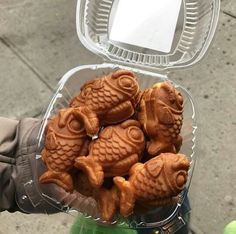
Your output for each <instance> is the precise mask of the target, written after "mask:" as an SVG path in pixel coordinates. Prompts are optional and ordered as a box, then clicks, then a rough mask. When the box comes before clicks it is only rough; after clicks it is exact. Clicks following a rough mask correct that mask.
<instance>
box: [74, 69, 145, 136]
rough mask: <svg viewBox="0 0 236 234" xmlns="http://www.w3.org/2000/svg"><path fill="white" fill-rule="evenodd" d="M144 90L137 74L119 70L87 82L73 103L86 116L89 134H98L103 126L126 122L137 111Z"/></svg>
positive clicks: (79, 115) (79, 116)
mask: <svg viewBox="0 0 236 234" xmlns="http://www.w3.org/2000/svg"><path fill="white" fill-rule="evenodd" d="M140 97H141V91H140V89H139V85H138V82H137V78H136V76H135V74H134V73H133V72H131V71H126V70H118V71H115V72H113V73H110V74H108V75H105V76H103V77H101V78H98V79H95V80H91V81H88V82H87V83H85V84H84V85H83V86H82V88H81V92H80V94H79V95H78V96H76V97H75V98H74V99H73V100H72V101H71V103H70V106H71V107H75V113H76V115H77V117H78V118H80V119H82V120H83V122H84V124H85V128H86V131H87V134H88V135H89V136H94V135H96V134H97V133H98V131H99V127H100V126H101V125H107V124H116V123H119V122H122V121H124V120H126V119H128V118H129V117H131V116H132V115H133V114H134V113H135V108H136V106H137V105H138V103H139V101H140Z"/></svg>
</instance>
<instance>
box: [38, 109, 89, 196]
mask: <svg viewBox="0 0 236 234" xmlns="http://www.w3.org/2000/svg"><path fill="white" fill-rule="evenodd" d="M73 113H74V112H73V108H68V109H61V110H60V111H59V113H58V114H57V115H56V116H54V117H53V118H52V119H50V120H49V122H48V124H47V127H46V136H45V145H44V148H43V150H42V152H41V155H42V160H43V161H44V162H45V164H46V166H47V169H48V170H47V171H46V172H45V173H44V174H42V175H41V176H40V178H39V181H40V182H41V183H51V182H53V183H56V184H57V185H59V186H60V187H62V188H64V189H65V190H66V191H69V192H71V191H72V190H73V180H72V177H71V174H70V170H71V169H72V168H73V165H74V160H75V158H76V157H78V156H79V155H86V154H87V153H88V146H89V142H90V139H89V138H88V136H87V135H86V131H85V128H84V124H83V123H82V122H80V121H78V119H77V118H76V117H75V115H74V114H73Z"/></svg>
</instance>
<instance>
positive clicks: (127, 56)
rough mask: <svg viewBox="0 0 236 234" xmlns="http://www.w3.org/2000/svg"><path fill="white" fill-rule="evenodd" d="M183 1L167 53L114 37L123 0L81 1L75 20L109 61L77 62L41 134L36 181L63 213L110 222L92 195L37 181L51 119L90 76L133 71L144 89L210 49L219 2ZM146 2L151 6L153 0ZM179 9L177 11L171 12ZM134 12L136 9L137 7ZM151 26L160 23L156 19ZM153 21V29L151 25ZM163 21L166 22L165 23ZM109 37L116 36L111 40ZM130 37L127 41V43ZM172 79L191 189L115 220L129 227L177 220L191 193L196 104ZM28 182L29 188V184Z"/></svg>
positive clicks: (90, 45)
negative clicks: (168, 201)
mask: <svg viewBox="0 0 236 234" xmlns="http://www.w3.org/2000/svg"><path fill="white" fill-rule="evenodd" d="M127 1H128V0H127ZM163 1H164V0H163ZM166 1H167V0H166ZM176 1H178V0H176ZM180 1H181V2H180V5H179V9H178V12H177V13H176V12H175V14H177V17H176V21H175V22H174V21H173V19H172V23H173V22H174V24H175V27H172V34H173V35H172V38H171V37H169V42H170V41H171V46H170V45H169V47H168V48H167V47H165V48H164V47H162V48H164V49H163V50H162V51H159V50H154V49H153V48H155V45H154V44H152V45H151V44H150V45H151V46H149V41H148V40H149V39H147V40H146V39H145V40H146V41H144V44H143V45H147V46H146V47H151V48H144V47H141V46H139V45H140V44H142V42H138V43H135V45H132V44H130V41H132V40H133V38H132V34H131V38H128V39H127V38H121V40H122V42H121V41H117V40H116V35H115V34H114V32H113V35H111V34H112V30H113V29H112V27H113V25H112V23H113V22H115V21H116V19H115V18H116V16H117V15H118V16H117V17H119V12H118V13H117V9H118V8H117V7H118V6H119V4H120V3H124V1H122V2H121V0H120V1H118V0H117V1H116V0H79V1H78V3H77V21H76V24H77V32H78V36H79V38H80V40H81V42H82V43H83V44H84V45H85V46H86V47H87V48H88V49H89V50H91V51H93V52H94V53H95V54H98V55H100V56H102V57H104V58H105V59H106V60H107V61H106V62H105V63H103V64H94V65H85V66H78V67H76V68H74V69H72V70H70V71H68V72H67V73H66V74H65V75H64V76H63V78H62V79H61V81H60V82H59V86H58V89H57V91H56V93H55V94H54V96H53V98H52V100H51V102H50V104H49V106H48V108H47V110H46V113H45V116H44V121H43V123H42V126H41V129H40V132H39V137H38V139H39V144H38V152H37V155H36V170H35V172H36V175H35V181H34V183H35V184H36V186H37V188H38V190H39V191H40V193H41V194H42V199H43V200H45V201H47V202H48V203H49V204H51V205H54V206H56V207H58V208H59V209H61V210H63V211H73V210H75V211H79V212H82V213H83V214H85V215H87V216H88V217H92V218H94V219H95V220H98V221H99V222H101V223H106V222H105V221H103V220H101V219H100V217H99V213H98V210H97V204H96V202H95V200H94V199H93V198H91V197H89V198H88V197H84V196H82V195H81V194H78V192H74V193H72V194H69V193H66V192H65V191H64V192H63V191H61V189H59V190H58V191H60V192H57V193H56V192H52V191H53V190H57V189H58V188H56V187H57V186H56V185H52V184H40V183H39V182H38V178H39V176H40V175H41V174H42V173H43V172H44V171H45V170H46V166H45V165H44V163H43V161H42V159H41V150H42V148H43V147H44V137H45V136H44V135H45V134H44V133H45V128H46V125H47V121H48V119H49V118H51V117H53V116H55V115H56V114H57V113H58V110H59V109H61V108H67V107H68V105H69V102H70V101H71V99H72V98H73V97H74V96H75V95H77V94H78V93H79V90H80V87H81V86H82V85H83V84H84V83H85V82H86V81H88V80H91V79H95V78H97V77H101V76H102V75H105V74H108V73H110V72H112V71H115V70H117V69H126V70H132V71H133V72H134V73H135V74H136V75H137V77H138V82H139V85H140V88H141V90H144V89H146V88H150V87H151V86H152V85H153V84H155V83H157V82H161V81H165V80H168V77H167V75H166V74H165V70H169V69H173V68H177V67H186V66H190V65H192V64H194V63H196V62H197V61H199V60H200V59H201V58H202V57H203V55H204V54H205V53H206V51H207V49H208V47H209V45H210V42H211V41H212V38H213V35H214V32H215V29H216V25H217V20H218V14H219V0H204V1H203V0H180ZM129 2H130V0H129ZM141 2H145V3H146V4H148V3H149V0H146V1H141ZM151 2H152V3H153V1H152V0H150V3H151ZM160 2H161V1H160ZM167 2H168V1H167ZM174 10H175V9H172V11H174ZM130 11H135V6H134V7H133V8H132V9H130ZM131 15H132V14H131ZM147 17H148V15H147V14H146V16H145V17H144V19H146V20H148V19H147ZM173 18H174V17H173ZM154 19H155V17H154ZM152 20H153V19H152ZM118 22H119V21H118ZM169 23H170V22H169ZM152 24H155V21H154V22H153V23H152ZM152 24H151V25H150V27H152ZM159 25H160V24H159ZM163 25H165V24H164V22H163ZM172 26H173V25H172ZM116 27H117V26H116ZM173 28H174V33H173ZM118 30H121V31H122V30H123V29H122V28H121V29H119V25H118ZM137 30H138V33H140V32H142V29H139V28H138V29H137ZM139 30H141V31H139ZM161 30H162V29H161ZM170 34H171V33H170ZM114 35H115V36H114ZM110 36H112V37H113V39H112V40H111V39H110ZM165 36H166V38H167V37H168V36H170V35H167V34H166V35H165ZM114 38H115V40H114ZM118 38H119V35H118ZM126 39H127V42H128V43H126V42H125V40H126ZM160 48H161V47H160ZM171 82H172V83H173V84H174V86H175V87H176V88H177V89H178V90H179V91H180V92H181V93H182V95H183V97H184V113H183V117H184V121H183V126H182V130H181V133H180V134H181V136H182V137H183V144H182V147H181V150H180V152H181V153H183V154H185V155H186V156H187V157H188V158H189V160H190V162H191V166H190V169H189V176H188V182H187V185H186V189H185V190H184V191H183V192H182V193H181V194H180V195H179V202H178V203H177V204H176V205H170V206H163V207H160V208H157V209H153V210H150V211H149V212H147V213H145V214H143V215H132V216H130V217H129V218H126V219H124V218H122V217H120V216H117V217H115V219H114V222H113V224H119V225H121V226H122V225H125V226H126V227H127V225H128V227H131V228H143V227H149V228H150V227H155V228H156V227H157V228H158V227H159V228H162V227H164V226H165V225H167V224H168V223H170V222H171V221H172V220H173V219H175V218H177V219H178V220H180V219H181V214H180V213H179V210H180V207H181V204H182V203H183V200H184V198H185V196H186V194H187V192H188V188H189V186H190V183H191V178H192V173H193V169H194V164H195V160H196V151H195V144H196V129H197V123H196V114H195V105H194V102H193V100H192V97H191V95H190V93H189V92H188V91H187V90H186V89H185V88H184V87H181V86H179V85H178V84H176V83H175V82H173V81H171ZM25 186H26V187H27V184H26V185H25ZM52 188H53V189H52ZM37 205H38V203H37Z"/></svg>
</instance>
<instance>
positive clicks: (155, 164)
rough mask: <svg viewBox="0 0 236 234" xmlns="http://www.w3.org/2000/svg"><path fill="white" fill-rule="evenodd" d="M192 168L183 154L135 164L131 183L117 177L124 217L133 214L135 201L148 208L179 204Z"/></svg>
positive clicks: (116, 182) (116, 183) (130, 178)
mask: <svg viewBox="0 0 236 234" xmlns="http://www.w3.org/2000/svg"><path fill="white" fill-rule="evenodd" d="M189 166H190V163H189V160H188V159H187V157H186V156H185V155H183V154H173V153H162V154H160V155H159V156H156V157H154V158H152V159H150V160H149V161H147V162H146V163H144V164H142V163H137V164H135V165H134V166H133V167H132V168H131V169H130V172H129V175H130V177H129V179H128V180H125V178H123V177H120V176H117V177H114V179H113V181H114V183H115V185H116V186H117V188H118V189H119V191H120V213H121V214H122V215H123V216H125V217H127V216H129V215H130V214H132V213H133V209H134V205H135V202H137V203H141V204H142V203H143V204H145V205H149V206H162V205H167V204H173V203H176V202H177V197H176V196H177V195H178V194H179V193H180V192H181V191H182V190H183V189H184V187H185V185H186V182H187V178H188V170H189Z"/></svg>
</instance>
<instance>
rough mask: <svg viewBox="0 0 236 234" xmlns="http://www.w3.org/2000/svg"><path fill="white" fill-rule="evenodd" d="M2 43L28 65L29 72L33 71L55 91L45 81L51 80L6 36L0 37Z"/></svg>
mask: <svg viewBox="0 0 236 234" xmlns="http://www.w3.org/2000/svg"><path fill="white" fill-rule="evenodd" d="M0 42H2V44H3V45H5V46H6V47H8V48H9V49H10V50H11V51H12V52H13V53H14V54H15V55H16V56H17V57H18V58H19V59H20V60H21V62H22V63H23V64H24V65H26V67H28V68H29V70H31V71H32V72H33V73H34V74H35V75H36V77H37V78H38V79H39V80H40V81H41V82H43V83H44V84H45V85H46V86H47V87H48V88H49V90H51V91H54V87H52V86H51V85H50V84H48V83H47V82H46V81H45V79H48V80H49V78H48V77H47V76H46V75H43V74H42V73H41V72H40V71H39V70H38V69H37V68H36V67H35V66H34V65H33V64H31V63H30V61H29V60H28V59H27V58H26V57H25V55H24V54H23V53H22V52H21V51H20V50H19V49H18V48H17V46H16V45H15V44H14V43H12V42H11V41H10V40H9V39H8V38H7V37H4V36H0Z"/></svg>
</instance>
